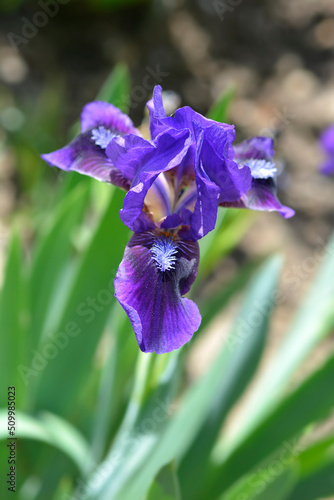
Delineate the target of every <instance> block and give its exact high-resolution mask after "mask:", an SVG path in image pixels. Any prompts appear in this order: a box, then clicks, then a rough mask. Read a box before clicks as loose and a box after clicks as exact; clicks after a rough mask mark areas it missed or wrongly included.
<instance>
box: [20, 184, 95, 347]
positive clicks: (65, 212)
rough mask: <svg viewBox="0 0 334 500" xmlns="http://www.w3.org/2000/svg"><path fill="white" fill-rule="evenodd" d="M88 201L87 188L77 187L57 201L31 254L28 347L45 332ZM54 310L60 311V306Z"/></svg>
mask: <svg viewBox="0 0 334 500" xmlns="http://www.w3.org/2000/svg"><path fill="white" fill-rule="evenodd" d="M87 201H88V190H87V187H86V186H82V185H79V186H77V188H76V189H75V190H73V191H72V192H71V193H70V194H69V195H68V196H67V197H66V198H65V199H64V200H63V201H62V202H61V203H60V204H59V206H58V207H57V210H56V212H55V214H54V215H53V216H52V219H51V224H50V227H49V228H48V230H47V231H46V232H45V231H44V232H43V234H42V235H41V236H40V239H39V242H38V244H37V248H36V250H35V252H34V256H33V264H32V270H31V278H30V296H31V304H30V312H31V327H30V334H29V337H30V341H31V347H36V346H37V345H38V343H39V341H40V340H41V338H42V337H43V333H45V332H44V331H43V330H44V328H43V327H44V324H45V321H46V320H47V315H48V313H49V312H50V308H51V307H52V306H53V304H54V300H56V297H53V294H54V293H55V291H56V290H57V284H58V282H59V279H60V278H62V273H63V270H64V269H65V266H66V264H67V262H68V259H69V257H70V254H71V251H72V250H73V248H72V247H73V244H72V240H71V236H72V235H73V231H74V229H75V227H76V226H77V224H78V223H79V221H80V220H81V219H82V216H83V213H84V210H85V209H86V207H87ZM45 233H46V234H45ZM50 306H51V307H50ZM52 308H54V306H53V307H52ZM57 309H58V311H57V314H59V308H57Z"/></svg>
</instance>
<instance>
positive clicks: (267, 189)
mask: <svg viewBox="0 0 334 500" xmlns="http://www.w3.org/2000/svg"><path fill="white" fill-rule="evenodd" d="M148 108H149V111H150V129H151V140H150V141H148V140H145V139H144V138H143V137H142V136H141V135H140V133H139V131H138V130H137V129H136V128H135V127H134V126H133V124H132V122H131V120H130V119H129V118H128V117H127V116H126V115H124V114H123V113H121V111H120V110H118V109H117V108H115V107H114V106H112V105H110V104H107V103H103V102H98V101H97V102H93V103H90V104H88V105H87V106H85V108H84V110H83V113H82V116H81V126H82V132H81V134H79V135H78V137H76V138H75V139H74V140H73V141H72V142H71V143H70V144H69V145H68V146H66V147H64V148H62V149H60V150H58V151H55V152H53V153H50V154H47V155H43V156H42V157H43V158H44V159H45V160H46V161H47V162H48V163H49V164H50V165H52V166H57V167H59V168H62V169H64V170H75V171H77V172H80V173H82V174H85V175H90V176H91V177H94V178H96V179H98V180H101V181H104V182H110V183H112V184H115V185H116V186H118V187H121V188H123V189H124V190H125V191H127V194H126V196H125V199H124V204H123V208H122V210H121V211H120V217H121V219H122V221H123V222H124V224H126V225H127V226H128V227H129V228H130V229H131V230H132V231H133V232H134V234H133V236H132V238H131V239H130V241H129V243H128V244H127V246H126V249H125V252H124V256H123V259H122V262H121V264H120V266H119V268H118V271H117V274H116V278H115V296H116V298H117V300H118V301H119V302H120V304H121V305H122V307H123V308H124V310H125V311H126V313H127V315H128V317H129V319H130V321H131V323H132V326H133V329H134V332H135V335H136V338H137V341H138V344H139V347H140V349H141V350H142V351H144V352H153V351H154V352H157V353H166V352H169V351H171V350H173V349H177V348H179V347H181V346H182V345H183V344H185V343H186V342H188V341H189V340H190V338H191V337H192V335H193V333H194V332H195V331H197V329H198V328H199V326H200V323H201V316H200V313H199V311H198V308H197V306H196V304H195V303H194V302H193V301H191V300H189V299H187V298H185V297H183V296H184V295H185V294H186V293H187V292H188V291H189V290H190V288H191V285H192V284H193V282H194V280H195V279H196V276H197V272H198V263H199V247H198V240H199V239H200V238H202V237H203V236H205V235H206V234H207V233H208V232H209V231H211V230H212V229H214V227H215V223H216V217H217V210H218V206H219V205H223V206H244V207H248V208H255V209H256V210H258V209H262V210H279V211H280V213H282V214H283V215H284V216H289V215H288V214H289V212H288V211H289V210H290V209H287V207H283V206H282V205H280V203H279V202H278V200H277V198H276V196H275V184H274V176H275V167H274V165H273V164H272V162H271V160H272V157H273V149H272V144H271V143H268V141H267V140H266V139H263V138H255V139H254V141H255V142H254V143H252V142H249V143H247V142H246V141H245V143H242V144H241V145H239V147H237V149H236V151H234V148H233V147H232V142H233V140H234V128H233V127H232V126H231V125H227V124H223V123H218V122H215V121H213V120H209V119H206V118H204V117H203V116H202V115H200V114H198V113H196V112H195V111H193V110H192V109H191V108H189V107H184V108H181V109H178V110H177V111H176V112H175V115H174V116H173V117H167V116H166V113H165V111H164V108H163V103H162V97H161V87H159V86H158V87H155V89H154V95H153V99H152V100H151V101H149V103H148ZM238 148H239V149H238ZM264 155H265V157H264ZM256 162H258V163H256ZM252 190H254V193H252V194H251V195H250V196H249V198H247V195H248V193H250V192H251V191H252ZM255 196H256V197H257V198H258V199H259V200H260V202H258V203H257V204H256V203H254V202H253V201H252V200H253V198H254V197H255ZM290 215H292V214H291V213H290Z"/></svg>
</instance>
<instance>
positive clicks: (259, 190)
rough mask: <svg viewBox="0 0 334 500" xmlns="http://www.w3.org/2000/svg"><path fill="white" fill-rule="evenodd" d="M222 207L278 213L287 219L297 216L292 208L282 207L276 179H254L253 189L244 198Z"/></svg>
mask: <svg viewBox="0 0 334 500" xmlns="http://www.w3.org/2000/svg"><path fill="white" fill-rule="evenodd" d="M220 206H222V207H230V208H231V207H232V208H233V207H234V208H250V209H251V210H265V211H268V212H272V211H276V212H279V214H280V215H281V216H282V217H284V218H285V219H289V218H290V217H292V216H293V215H294V214H295V212H294V210H293V209H292V208H289V207H287V206H285V205H282V204H281V203H280V201H279V200H278V198H277V195H276V183H275V181H274V179H253V182H252V188H251V189H250V190H249V191H248V192H247V193H246V194H245V195H244V196H242V197H241V198H240V199H239V200H237V201H235V202H231V203H221V204H220Z"/></svg>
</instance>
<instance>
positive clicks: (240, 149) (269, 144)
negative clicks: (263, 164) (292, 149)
mask: <svg viewBox="0 0 334 500" xmlns="http://www.w3.org/2000/svg"><path fill="white" fill-rule="evenodd" d="M234 153H235V159H236V160H247V159H248V160H250V159H255V160H267V161H270V160H272V159H273V158H274V156H275V150H274V141H273V140H272V139H271V138H270V137H261V136H256V137H251V138H250V139H246V140H245V141H242V142H240V143H239V144H236V145H235V146H234Z"/></svg>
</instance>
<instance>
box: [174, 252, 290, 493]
mask: <svg viewBox="0 0 334 500" xmlns="http://www.w3.org/2000/svg"><path fill="white" fill-rule="evenodd" d="M281 266H282V261H281V259H280V258H278V257H275V258H272V259H270V260H269V261H268V262H267V263H266V264H265V265H264V266H262V267H261V269H260V270H259V272H258V273H257V275H256V276H255V277H254V279H253V280H252V282H251V284H250V286H249V288H248V291H247V293H246V299H245V302H244V304H243V307H242V308H241V311H240V313H239V315H238V318H237V321H236V323H235V325H234V327H233V329H232V332H231V334H230V335H229V336H228V338H227V340H226V347H227V349H226V351H225V352H224V354H225V357H224V359H221V363H222V366H223V369H224V372H223V373H221V374H220V385H219V387H218V388H217V389H216V393H215V397H214V399H213V402H212V405H211V407H210V410H209V412H208V417H207V418H206V420H205V421H204V422H203V424H202V428H201V429H200V431H199V432H198V435H197V437H196V439H195V440H194V442H193V444H192V446H191V447H190V449H189V451H188V453H187V455H186V456H185V458H184V460H183V462H182V464H181V466H180V480H181V487H182V492H184V495H185V498H191V499H195V498H201V497H204V496H205V490H206V485H205V484H204V477H205V474H206V473H207V470H208V464H209V462H210V454H211V450H212V448H213V446H214V444H215V442H216V439H217V437H218V436H219V433H220V430H221V428H222V424H223V422H224V420H225V418H226V416H227V414H228V411H229V410H230V408H231V407H232V406H233V405H234V403H235V402H236V401H237V400H238V398H239V397H240V395H241V394H242V393H243V391H244V390H245V389H246V388H247V387H248V384H249V382H250V380H251V379H252V377H253V375H254V373H255V371H256V368H257V366H258V364H259V361H260V359H261V355H262V352H263V349H264V346H265V341H266V337H267V333H268V328H269V318H270V314H271V311H272V305H269V307H268V305H266V301H267V299H268V297H272V296H273V294H274V293H275V290H276V288H277V282H278V278H279V272H280V270H281ZM203 485H204V486H203ZM201 487H202V488H204V491H202V495H201V493H200V492H201Z"/></svg>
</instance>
